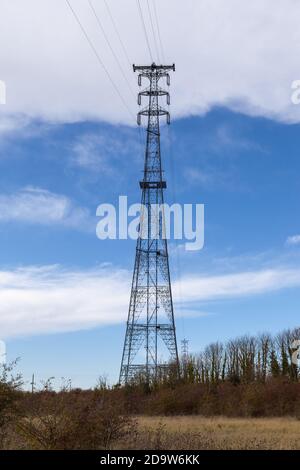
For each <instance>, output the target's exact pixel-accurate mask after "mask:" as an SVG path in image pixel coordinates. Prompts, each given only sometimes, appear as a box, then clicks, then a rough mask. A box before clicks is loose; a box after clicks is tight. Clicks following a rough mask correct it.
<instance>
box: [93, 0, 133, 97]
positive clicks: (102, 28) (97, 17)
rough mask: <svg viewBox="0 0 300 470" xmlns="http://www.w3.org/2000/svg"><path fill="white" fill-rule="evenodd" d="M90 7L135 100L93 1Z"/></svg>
mask: <svg viewBox="0 0 300 470" xmlns="http://www.w3.org/2000/svg"><path fill="white" fill-rule="evenodd" d="M89 5H90V7H91V10H92V12H93V14H94V16H95V18H96V20H97V23H98V26H99V28H100V29H101V32H102V34H103V36H104V39H105V41H106V43H107V45H108V47H109V49H110V51H111V53H112V55H113V57H114V59H115V61H116V63H117V65H118V68H119V70H120V72H121V74H122V76H123V78H124V80H125V82H126V84H127V86H128V88H129V90H130V93H131V94H132V96H133V98H134V99H135V94H134V92H133V90H132V87H131V85H130V83H129V81H128V78H127V76H126V74H125V72H124V70H123V67H122V65H121V63H120V61H119V59H118V57H117V54H116V53H115V51H114V49H113V47H112V45H111V43H110V41H109V39H108V36H107V34H106V32H105V29H104V27H103V25H102V22H101V20H100V18H99V15H98V14H97V12H96V10H95V8H94V6H93V3H92V0H89Z"/></svg>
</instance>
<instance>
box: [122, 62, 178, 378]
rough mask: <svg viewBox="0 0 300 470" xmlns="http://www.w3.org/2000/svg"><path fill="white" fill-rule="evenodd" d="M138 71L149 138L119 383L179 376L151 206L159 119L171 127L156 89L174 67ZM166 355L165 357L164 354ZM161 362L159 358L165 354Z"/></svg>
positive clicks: (158, 186)
mask: <svg viewBox="0 0 300 470" xmlns="http://www.w3.org/2000/svg"><path fill="white" fill-rule="evenodd" d="M133 70H134V72H136V71H137V72H139V75H138V84H139V86H141V84H142V78H146V79H148V80H149V86H148V88H146V89H144V90H143V91H141V92H140V93H139V94H138V103H139V104H141V100H142V97H146V98H147V99H148V105H147V107H145V108H143V109H142V110H141V111H140V112H139V113H138V124H139V125H140V124H141V117H142V116H146V117H147V120H148V123H147V140H146V152H145V163H144V177H143V181H141V182H140V188H141V190H142V198H141V203H142V208H143V207H145V208H146V209H147V210H146V211H145V213H144V212H143V210H141V216H140V225H139V237H138V240H137V246H136V256H135V264H134V272H133V279H132V287H131V296H130V304H129V312H128V320H127V328H126V336H125V342H124V348H123V356H122V362H121V370H120V378H119V381H120V383H125V384H126V383H128V382H130V381H131V380H132V379H134V378H136V377H137V376H141V377H143V379H144V380H146V382H147V383H149V381H151V380H155V379H157V377H158V375H159V374H161V373H164V371H168V370H170V364H171V363H172V364H173V370H175V374H176V375H177V376H179V360H178V351H177V342H176V333H175V322H174V313H173V301H172V291H171V282H170V271H169V258H168V247H167V240H166V238H165V237H164V236H163V234H164V230H163V229H164V226H165V225H164V224H165V218H164V212H163V211H162V213H161V216H159V217H155V216H153V214H152V210H151V207H152V205H153V204H155V205H156V206H161V205H162V204H163V203H164V191H163V190H164V189H165V188H166V181H164V180H163V177H162V166H161V153H160V123H159V121H160V117H161V116H166V118H167V123H168V124H169V123H170V114H169V112H168V111H167V110H165V109H164V108H163V107H161V106H160V104H159V98H160V97H162V96H163V97H164V96H165V97H166V100H167V103H168V104H169V102H170V97H169V93H168V92H167V91H165V90H163V89H162V88H161V87H160V86H159V81H160V80H161V79H166V81H167V85H169V84H170V75H169V72H170V71H175V65H174V64H173V65H155V64H152V65H150V66H148V65H145V66H143V65H142V66H135V65H134V66H133ZM166 353H167V354H166ZM166 355H167V358H166V359H163V360H162V358H163V356H166Z"/></svg>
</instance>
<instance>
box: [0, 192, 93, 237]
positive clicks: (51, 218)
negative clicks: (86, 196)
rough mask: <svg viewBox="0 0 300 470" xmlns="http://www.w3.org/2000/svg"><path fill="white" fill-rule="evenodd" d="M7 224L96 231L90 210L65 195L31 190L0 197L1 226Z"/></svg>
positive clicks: (0, 195)
mask: <svg viewBox="0 0 300 470" xmlns="http://www.w3.org/2000/svg"><path fill="white" fill-rule="evenodd" d="M8 222H9V223H11V222H15V223H27V224H38V225H61V226H64V227H69V228H75V229H80V230H88V231H89V230H92V229H93V228H95V223H94V224H93V219H92V217H91V215H90V213H89V211H88V209H86V208H85V207H81V206H79V205H76V204H75V203H74V202H73V201H72V200H71V199H70V198H68V197H67V196H65V195H62V194H57V193H53V192H51V191H48V190H46V189H42V188H38V187H32V186H27V187H25V188H22V189H20V190H19V191H17V192H15V193H11V194H0V224H1V223H8Z"/></svg>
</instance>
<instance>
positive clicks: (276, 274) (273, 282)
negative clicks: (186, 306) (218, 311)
mask: <svg viewBox="0 0 300 470" xmlns="http://www.w3.org/2000/svg"><path fill="white" fill-rule="evenodd" d="M299 285H300V270H298V269H276V268H273V269H265V270H261V271H252V272H239V273H234V274H225V275H220V276H208V277H205V276H203V277H201V276H200V277H199V276H190V277H186V278H185V279H183V280H182V281H181V290H182V292H184V300H185V301H186V302H195V301H206V300H216V299H226V298H235V297H243V296H251V295H257V294H263V293H266V292H273V291H276V290H280V289H285V288H289V287H296V286H299Z"/></svg>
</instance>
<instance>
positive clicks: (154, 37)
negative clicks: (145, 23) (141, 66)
mask: <svg viewBox="0 0 300 470" xmlns="http://www.w3.org/2000/svg"><path fill="white" fill-rule="evenodd" d="M147 6H148V13H149V18H150V25H151V30H152V35H153V39H154V46H155V50H156V55H157V59H158V62H160V57H159V48H158V43H157V40H156V33H155V29H154V24H153V20H152V13H151V8H150V2H149V0H147Z"/></svg>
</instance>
